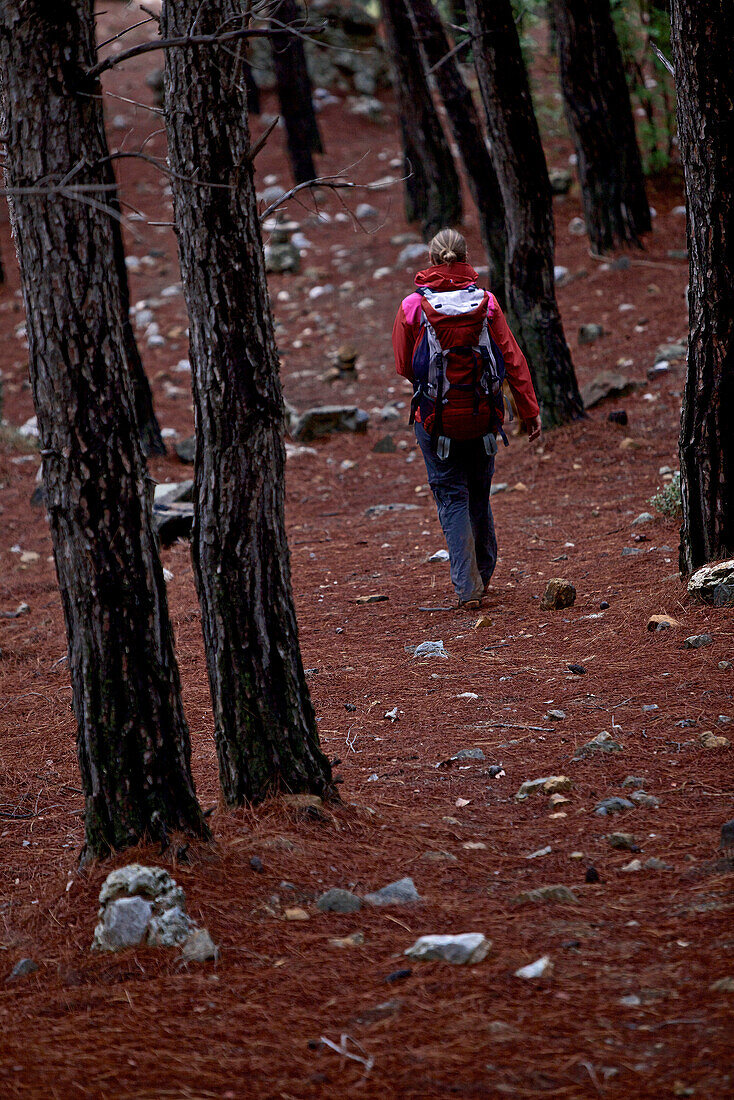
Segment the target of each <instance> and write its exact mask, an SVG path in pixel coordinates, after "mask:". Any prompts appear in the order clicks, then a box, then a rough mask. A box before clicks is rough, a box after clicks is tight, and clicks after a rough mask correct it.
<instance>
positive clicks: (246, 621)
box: [161, 0, 334, 803]
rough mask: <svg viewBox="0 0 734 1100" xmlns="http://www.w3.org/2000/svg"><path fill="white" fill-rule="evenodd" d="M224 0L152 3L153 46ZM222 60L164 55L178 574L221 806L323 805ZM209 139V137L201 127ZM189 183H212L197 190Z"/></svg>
mask: <svg viewBox="0 0 734 1100" xmlns="http://www.w3.org/2000/svg"><path fill="white" fill-rule="evenodd" d="M237 9H238V0H211V2H210V3H209V4H208V5H207V6H206V8H202V7H201V3H200V0H168V2H167V3H165V4H164V6H163V14H162V18H161V33H162V34H163V36H164V37H172V36H176V35H181V34H185V33H186V29H187V27H188V26H190V24H191V22H192V20H193V19H194V18H196V19H197V28H198V29H199V30H200V32H201V33H208V32H213V31H215V30H216V28H217V27H218V26H220V25H221V24H222V23H223V22H224V21H225V20H226V19H227V18H229V17H231V16H233V15H234V14H236V12H237ZM230 72H231V60H230V58H229V56H228V53H227V51H226V50H225V49H218V48H216V47H205V48H195V49H187V50H183V49H178V50H167V51H166V103H167V115H166V118H167V129H168V146H169V160H170V164H171V168H172V169H173V172H174V175H173V176H172V180H171V186H172V188H173V198H174V211H175V219H176V225H177V232H178V239H179V255H180V259H181V269H182V274H183V286H184V294H185V296H186V302H187V306H188V310H189V322H190V324H189V327H190V358H191V366H192V379H193V387H194V402H195V407H196V467H195V487H196V488H195V494H196V523H195V528H194V541H193V557H194V572H195V577H196V584H197V589H198V594H199V600H200V602H201V608H202V625H203V631H204V644H205V649H206V657H207V667H208V672H209V683H210V686H211V693H212V700H213V709H214V723H215V738H216V745H217V752H218V756H219V773H220V779H221V784H222V789H223V791H224V795H225V797H226V799H227V801H228V802H229V803H240V802H243V801H245V800H249V801H259V800H261V799H263V798H265V797H266V796H267V795H269V794H272V793H275V792H276V791H277V790H287V791H296V792H297V791H310V792H313V793H316V794H323V795H332V794H333V793H334V788H333V786H332V781H331V770H330V767H329V763H328V761H327V759H326V758H325V756H324V755H323V753H322V752H321V749H320V748H319V743H318V734H317V730H316V721H315V716H314V711H313V707H312V704H311V700H310V698H309V694H308V688H307V685H306V679H305V674H304V671H303V665H302V662H301V655H300V651H299V647H298V630H297V626H296V616H295V609H294V605H293V594H292V590H291V578H290V559H289V554H288V544H287V540H286V532H285V519H284V478H285V453H284V443H283V430H284V429H283V398H282V394H281V389H280V380H279V377H278V355H277V349H276V346H275V339H274V334H273V318H272V314H271V310H270V299H269V297H268V288H267V284H266V280H265V265H264V259H263V250H262V242H261V238H260V227H259V223H258V219H257V210H256V198H255V190H254V185H253V176H252V166H251V163H250V161H249V158H248V152H249V146H250V138H249V132H248V127H247V108H246V103H245V97H244V95H243V91H242V87H241V84H240V82H239V81H238V82H230V80H229V77H228V74H229V73H230ZM214 119H215V120H216V125H212V120H214ZM191 177H199V178H201V179H204V180H217V181H219V182H220V183H221V184H222V186H218V187H211V186H204V185H199V184H198V183H196V182H195V180H193V179H192V180H191V182H187V181H188V180H189V179H191Z"/></svg>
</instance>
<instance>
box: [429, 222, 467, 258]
mask: <svg viewBox="0 0 734 1100" xmlns="http://www.w3.org/2000/svg"><path fill="white" fill-rule="evenodd" d="M428 255H429V257H430V260H431V263H432V264H455V263H464V262H465V261H466V241H465V240H464V238H463V237H462V235H461V233H457V232H456V230H455V229H440V230H439V231H438V233H437V234H436V236H435V237H434V238H433V240H432V241H431V243H430V244H429V246H428Z"/></svg>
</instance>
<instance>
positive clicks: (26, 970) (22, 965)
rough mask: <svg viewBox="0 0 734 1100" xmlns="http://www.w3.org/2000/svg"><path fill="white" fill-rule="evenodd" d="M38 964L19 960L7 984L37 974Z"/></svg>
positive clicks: (27, 960) (8, 977)
mask: <svg viewBox="0 0 734 1100" xmlns="http://www.w3.org/2000/svg"><path fill="white" fill-rule="evenodd" d="M36 970H38V963H37V962H34V961H33V959H19V960H18V962H17V963H16V964H15V966H14V967H13V969H12V970H11V971H10V973H9V974H8V976H7V978H6V979H5V981H6V982H17V981H18V980H19V979H20V978H27V977H28V975H29V974H35V972H36Z"/></svg>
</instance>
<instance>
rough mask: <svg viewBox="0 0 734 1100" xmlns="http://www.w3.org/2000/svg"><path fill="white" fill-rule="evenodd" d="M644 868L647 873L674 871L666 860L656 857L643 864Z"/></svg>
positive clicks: (651, 857)
mask: <svg viewBox="0 0 734 1100" xmlns="http://www.w3.org/2000/svg"><path fill="white" fill-rule="evenodd" d="M642 866H643V868H644V869H645V870H646V871H672V870H673V868H672V867H671V865H670V864H669V863H666V862H665V860H662V859H657V858H656V857H655V856H650V858H649V859H646V860H645V862H644V863H643V864H642Z"/></svg>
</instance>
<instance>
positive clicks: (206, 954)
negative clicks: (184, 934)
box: [181, 928, 219, 963]
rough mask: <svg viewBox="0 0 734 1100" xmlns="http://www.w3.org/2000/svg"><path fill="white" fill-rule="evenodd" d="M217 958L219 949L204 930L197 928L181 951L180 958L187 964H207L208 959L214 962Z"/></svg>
mask: <svg viewBox="0 0 734 1100" xmlns="http://www.w3.org/2000/svg"><path fill="white" fill-rule="evenodd" d="M218 957H219V948H218V947H217V945H216V944H215V942H214V940H213V939H212V938H211V936H210V935H209V932H208V931H207V930H206V928H197V929H196V931H195V932H192V933H191V934H190V935H189V936H188V938H187V939H186V940H185V942H184V945H183V947H182V949H181V958H182V959H183V961H184V962H187V963H190V962H208V961H209V960H210V959H212V960H214V961H215V962H216V960H217V958H218Z"/></svg>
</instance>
